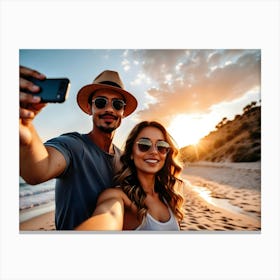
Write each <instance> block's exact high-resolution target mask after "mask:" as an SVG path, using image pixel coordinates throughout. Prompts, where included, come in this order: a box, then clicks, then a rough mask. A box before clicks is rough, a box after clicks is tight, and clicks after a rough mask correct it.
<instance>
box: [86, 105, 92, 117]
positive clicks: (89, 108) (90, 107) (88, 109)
mask: <svg viewBox="0 0 280 280" xmlns="http://www.w3.org/2000/svg"><path fill="white" fill-rule="evenodd" d="M87 113H88V114H89V115H92V106H90V104H87Z"/></svg>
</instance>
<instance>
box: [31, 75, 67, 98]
mask: <svg viewBox="0 0 280 280" xmlns="http://www.w3.org/2000/svg"><path fill="white" fill-rule="evenodd" d="M29 80H30V81H31V82H33V83H34V84H36V85H37V86H39V87H40V92H39V93H36V94H34V95H37V96H40V97H41V102H42V103H46V102H52V103H56V102H58V103H62V102H64V101H65V100H66V99H67V97H68V93H69V89H70V80H69V79H68V78H49V79H45V80H37V79H29Z"/></svg>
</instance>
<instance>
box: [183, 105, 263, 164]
mask: <svg viewBox="0 0 280 280" xmlns="http://www.w3.org/2000/svg"><path fill="white" fill-rule="evenodd" d="M256 104H257V103H256V102H252V103H251V104H249V105H247V106H246V107H244V108H243V114H242V115H236V116H235V118H234V120H228V119H227V118H223V119H222V120H221V121H220V122H219V123H218V124H217V125H216V127H215V130H214V131H211V132H210V133H209V134H208V135H207V136H205V137H203V138H202V139H200V141H199V143H198V144H197V145H190V146H186V147H183V148H181V150H180V154H181V159H182V161H183V162H194V161H213V162H225V161H227V162H254V161H259V160H261V106H257V105H256Z"/></svg>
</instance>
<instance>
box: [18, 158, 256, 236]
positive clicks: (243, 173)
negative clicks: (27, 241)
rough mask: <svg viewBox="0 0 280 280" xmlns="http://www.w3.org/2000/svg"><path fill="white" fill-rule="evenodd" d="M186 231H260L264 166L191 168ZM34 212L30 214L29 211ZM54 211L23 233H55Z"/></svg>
mask: <svg viewBox="0 0 280 280" xmlns="http://www.w3.org/2000/svg"><path fill="white" fill-rule="evenodd" d="M182 177H183V179H184V180H186V182H187V184H186V188H185V193H184V195H185V199H186V201H185V207H184V209H185V218H184V220H183V222H182V224H181V227H182V230H183V231H204V232H205V231H206V232H207V231H250V232H252V231H253V232H254V231H257V232H258V231H260V230H261V163H260V162H254V163H209V162H199V163H195V164H189V165H187V166H186V167H185V168H184V170H183V173H182ZM28 211H30V210H28ZM53 230H55V225H54V211H50V212H48V213H45V214H42V215H39V216H36V217H33V218H31V219H28V220H25V221H23V222H21V223H20V231H53Z"/></svg>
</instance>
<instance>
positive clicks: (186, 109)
mask: <svg viewBox="0 0 280 280" xmlns="http://www.w3.org/2000/svg"><path fill="white" fill-rule="evenodd" d="M130 55H131V56H132V59H133V60H136V61H139V62H141V63H142V75H143V76H145V77H149V78H150V80H151V81H152V82H151V84H152V85H153V86H152V87H150V88H149V89H148V90H147V94H148V95H150V97H152V98H153V99H154V100H155V102H153V103H150V104H148V106H147V107H146V108H145V109H144V110H141V111H139V112H138V113H137V117H138V119H139V120H144V119H151V118H155V117H156V118H157V119H160V120H162V122H164V123H165V124H169V123H170V121H171V120H172V119H173V117H174V116H175V115H177V114H184V113H202V112H203V113H205V112H207V111H210V110H211V107H212V106H213V105H216V104H218V103H221V102H230V101H233V100H236V99H238V98H240V97H242V96H243V95H245V94H246V93H247V92H248V91H250V90H252V89H254V88H256V87H260V75H261V69H260V68H261V60H260V56H261V53H260V50H143V51H142V50H141V51H133V52H132V53H130Z"/></svg>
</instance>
